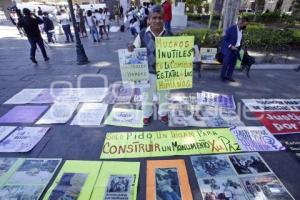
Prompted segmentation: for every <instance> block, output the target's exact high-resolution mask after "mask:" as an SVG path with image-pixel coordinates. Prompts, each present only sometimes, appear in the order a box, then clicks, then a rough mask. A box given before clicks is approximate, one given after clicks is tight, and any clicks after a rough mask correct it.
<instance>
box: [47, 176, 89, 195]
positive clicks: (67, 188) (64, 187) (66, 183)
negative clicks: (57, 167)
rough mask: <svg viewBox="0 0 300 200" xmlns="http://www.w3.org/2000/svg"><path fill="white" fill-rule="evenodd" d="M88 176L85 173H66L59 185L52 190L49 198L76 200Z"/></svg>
mask: <svg viewBox="0 0 300 200" xmlns="http://www.w3.org/2000/svg"><path fill="white" fill-rule="evenodd" d="M87 177H88V174H84V173H64V174H63V175H62V177H61V178H60V180H59V182H58V184H57V186H56V187H55V188H54V189H53V190H52V192H51V194H50V197H49V200H61V199H68V200H76V199H78V197H79V195H80V191H81V189H82V187H83V185H84V183H85V181H86V179H87Z"/></svg>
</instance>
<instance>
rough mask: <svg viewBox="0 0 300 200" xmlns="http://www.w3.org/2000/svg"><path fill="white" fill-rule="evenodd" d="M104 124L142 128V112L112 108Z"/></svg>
mask: <svg viewBox="0 0 300 200" xmlns="http://www.w3.org/2000/svg"><path fill="white" fill-rule="evenodd" d="M104 124H106V125H112V126H127V127H134V128H143V126H144V123H143V111H142V110H137V109H126V108H117V107H113V108H112V110H111V112H110V114H109V115H108V117H107V118H106V120H105V122H104Z"/></svg>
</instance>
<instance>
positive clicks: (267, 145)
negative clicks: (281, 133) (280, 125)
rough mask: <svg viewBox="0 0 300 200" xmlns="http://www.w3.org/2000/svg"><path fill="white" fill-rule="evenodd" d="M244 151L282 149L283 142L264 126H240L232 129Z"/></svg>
mask: <svg viewBox="0 0 300 200" xmlns="http://www.w3.org/2000/svg"><path fill="white" fill-rule="evenodd" d="M230 130H231V132H232V133H233V134H234V135H235V137H236V139H237V140H238V143H239V144H240V147H241V150H242V151H280V150H285V148H284V147H283V146H282V144H281V143H280V142H279V141H278V140H277V139H276V138H275V137H274V136H273V135H272V134H271V133H270V132H269V131H268V130H267V129H266V128H265V127H264V126H257V127H256V126H247V127H246V126H239V127H233V128H231V129H230Z"/></svg>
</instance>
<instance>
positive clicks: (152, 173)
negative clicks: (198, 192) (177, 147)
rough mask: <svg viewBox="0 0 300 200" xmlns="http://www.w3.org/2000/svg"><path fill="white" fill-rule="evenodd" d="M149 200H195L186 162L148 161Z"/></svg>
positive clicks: (147, 196)
mask: <svg viewBox="0 0 300 200" xmlns="http://www.w3.org/2000/svg"><path fill="white" fill-rule="evenodd" d="M146 177H147V187H146V188H147V191H146V199H147V200H165V199H172V200H189V199H193V196H192V193H191V188H190V184H189V180H188V175H187V171H186V167H185V162H184V160H182V159H180V160H151V161H149V160H148V161H147V176H146Z"/></svg>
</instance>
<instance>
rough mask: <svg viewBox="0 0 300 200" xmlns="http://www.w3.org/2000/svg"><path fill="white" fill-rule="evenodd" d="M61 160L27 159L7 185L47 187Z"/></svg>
mask: <svg viewBox="0 0 300 200" xmlns="http://www.w3.org/2000/svg"><path fill="white" fill-rule="evenodd" d="M60 162H61V160H60V159H26V160H25V161H24V162H23V164H22V165H21V166H20V167H19V168H18V169H17V170H16V172H15V173H14V174H13V175H12V176H11V177H10V178H9V180H8V181H7V184H14V185H22V184H28V183H30V184H41V185H46V184H47V183H48V182H49V181H50V179H51V178H52V176H53V174H54V172H55V170H56V168H57V167H58V165H59V163H60Z"/></svg>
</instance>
